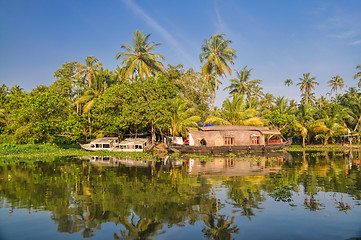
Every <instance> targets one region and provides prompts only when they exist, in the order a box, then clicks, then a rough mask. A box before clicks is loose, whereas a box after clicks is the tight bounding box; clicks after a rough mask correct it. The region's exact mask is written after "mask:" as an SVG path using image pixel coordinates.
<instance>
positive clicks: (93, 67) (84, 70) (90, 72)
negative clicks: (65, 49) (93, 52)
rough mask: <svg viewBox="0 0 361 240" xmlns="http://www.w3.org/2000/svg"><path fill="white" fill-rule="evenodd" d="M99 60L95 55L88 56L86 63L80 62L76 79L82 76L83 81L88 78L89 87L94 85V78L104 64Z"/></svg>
mask: <svg viewBox="0 0 361 240" xmlns="http://www.w3.org/2000/svg"><path fill="white" fill-rule="evenodd" d="M98 61H99V60H98V59H97V58H96V57H94V56H88V57H86V58H85V65H83V64H80V63H79V64H78V69H77V71H78V73H77V74H76V75H75V78H76V79H78V80H79V79H80V78H82V79H83V81H85V80H86V79H87V80H88V86H89V88H92V86H93V79H94V77H95V76H96V75H98V71H99V68H100V66H102V65H103V64H102V63H101V62H98Z"/></svg>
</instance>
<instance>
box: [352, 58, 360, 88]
mask: <svg viewBox="0 0 361 240" xmlns="http://www.w3.org/2000/svg"><path fill="white" fill-rule="evenodd" d="M356 69H360V70H361V64H359V65H357V66H356ZM357 78H360V79H359V82H358V87H359V88H361V72H358V73H356V74H355V76H354V77H353V79H357Z"/></svg>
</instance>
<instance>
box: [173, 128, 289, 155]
mask: <svg viewBox="0 0 361 240" xmlns="http://www.w3.org/2000/svg"><path fill="white" fill-rule="evenodd" d="M184 142H185V144H177V143H170V144H168V150H169V151H170V152H179V153H201V154H215V153H229V152H232V153H236V152H244V151H270V150H281V149H286V148H287V147H289V146H290V145H291V144H292V138H289V139H288V140H287V141H283V139H282V138H281V132H280V131H279V130H277V129H269V128H268V127H255V126H233V125H226V126H209V127H198V129H197V130H193V129H187V139H186V140H185V141H184Z"/></svg>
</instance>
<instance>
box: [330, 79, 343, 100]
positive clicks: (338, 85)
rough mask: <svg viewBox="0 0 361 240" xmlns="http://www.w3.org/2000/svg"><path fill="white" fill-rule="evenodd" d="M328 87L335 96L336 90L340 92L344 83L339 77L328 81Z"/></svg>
mask: <svg viewBox="0 0 361 240" xmlns="http://www.w3.org/2000/svg"><path fill="white" fill-rule="evenodd" d="M328 83H329V85H328V86H329V87H331V92H335V93H336V96H337V89H340V90H342V88H343V87H344V86H345V81H344V80H343V78H341V77H340V75H337V76H334V77H332V79H331V80H330V81H328Z"/></svg>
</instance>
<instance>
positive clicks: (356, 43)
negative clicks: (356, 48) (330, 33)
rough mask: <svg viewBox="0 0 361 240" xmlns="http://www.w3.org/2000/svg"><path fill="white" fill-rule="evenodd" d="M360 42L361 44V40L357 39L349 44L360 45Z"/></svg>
mask: <svg viewBox="0 0 361 240" xmlns="http://www.w3.org/2000/svg"><path fill="white" fill-rule="evenodd" d="M359 44H361V40H356V41H353V42H351V43H349V45H359Z"/></svg>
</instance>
